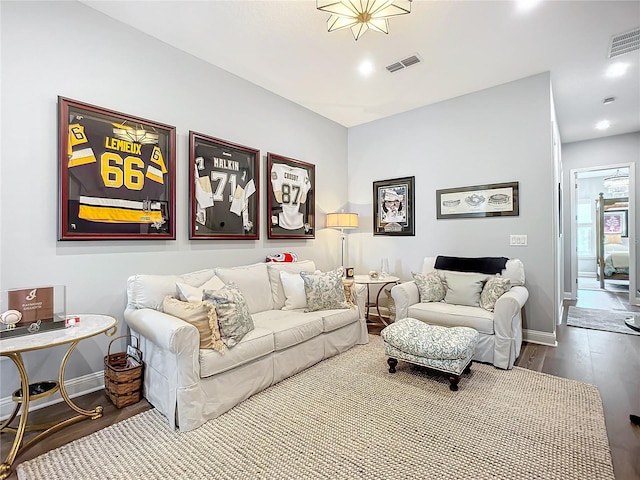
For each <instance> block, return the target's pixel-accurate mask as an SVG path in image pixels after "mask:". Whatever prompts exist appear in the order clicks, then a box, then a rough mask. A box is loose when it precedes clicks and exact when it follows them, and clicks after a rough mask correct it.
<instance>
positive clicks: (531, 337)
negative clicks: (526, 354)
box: [522, 329, 558, 347]
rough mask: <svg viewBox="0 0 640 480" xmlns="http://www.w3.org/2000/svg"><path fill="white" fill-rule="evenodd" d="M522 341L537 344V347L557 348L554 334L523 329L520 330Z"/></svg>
mask: <svg viewBox="0 0 640 480" xmlns="http://www.w3.org/2000/svg"><path fill="white" fill-rule="evenodd" d="M522 339H523V340H524V341H526V342H529V343H537V344H539V345H547V346H549V347H557V346H558V342H557V340H556V334H555V333H549V332H540V331H538V330H526V329H524V330H522Z"/></svg>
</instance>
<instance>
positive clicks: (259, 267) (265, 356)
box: [124, 260, 368, 431]
mask: <svg viewBox="0 0 640 480" xmlns="http://www.w3.org/2000/svg"><path fill="white" fill-rule="evenodd" d="M315 270H316V266H315V264H314V262H313V261H309V260H306V261H300V262H293V263H258V264H254V265H247V266H240V267H234V268H216V269H207V270H201V271H197V272H192V273H187V274H183V275H133V276H131V277H130V278H129V279H128V283H127V295H128V305H127V308H126V310H125V313H124V319H125V321H126V323H127V324H128V326H129V327H130V329H131V331H132V334H133V335H135V336H137V337H138V338H139V339H140V348H141V349H142V351H143V355H144V362H145V374H144V387H143V392H144V396H145V398H146V399H147V400H148V401H149V402H150V403H151V404H152V405H153V406H154V407H155V408H156V409H157V410H158V411H160V412H161V413H162V414H163V415H165V416H166V417H167V419H168V421H169V425H170V426H171V427H172V428H175V427H176V426H177V427H178V428H179V429H180V430H181V431H188V430H192V429H195V428H197V427H198V426H200V425H201V424H203V423H204V422H206V421H207V420H209V419H211V418H215V417H217V416H218V415H220V414H222V413H224V412H226V411H227V410H229V409H230V408H232V407H233V406H235V405H236V404H238V403H239V402H241V401H242V400H244V399H246V398H248V397H249V396H251V395H253V394H254V393H257V392H259V391H261V390H263V389H265V388H267V387H269V386H270V385H272V384H274V383H276V382H279V381H281V380H283V379H285V378H287V377H289V376H291V375H294V374H295V373H298V372H300V371H302V370H304V369H306V368H308V367H310V366H311V365H314V364H315V363H317V362H319V361H321V360H323V359H325V358H328V357H331V356H333V355H337V354H339V353H341V352H344V351H346V350H348V349H349V348H351V347H353V346H354V345H356V344H365V343H367V342H368V336H367V327H366V321H365V319H364V313H363V312H364V304H365V297H366V291H365V289H364V287H363V286H357V287H358V288H354V296H353V297H352V299H353V300H354V303H355V307H353V308H349V309H333V310H319V311H313V312H305V311H304V309H294V310H282V308H283V307H284V306H285V301H286V300H287V298H286V296H285V291H284V289H283V285H282V281H281V278H280V272H281V271H286V272H290V273H298V272H300V271H307V272H313V271H315ZM214 275H216V276H217V277H219V278H220V279H221V280H222V281H223V282H225V283H228V282H233V283H234V284H235V285H237V287H238V288H239V289H240V290H241V292H242V294H243V295H244V297H245V298H246V303H247V306H248V309H249V312H250V314H251V318H252V320H253V323H254V325H255V328H254V329H253V330H252V331H250V332H249V333H247V334H246V335H245V336H244V338H242V340H241V341H240V342H239V343H238V344H237V345H235V346H233V347H232V348H227V349H225V350H224V351H223V352H219V351H216V350H214V349H202V348H200V334H199V331H198V329H197V328H196V327H195V326H194V325H192V324H190V323H187V322H185V321H184V320H181V319H180V318H177V317H174V316H172V315H168V314H166V313H163V311H162V305H163V301H164V299H165V297H167V296H170V295H175V292H176V283H178V282H180V283H183V284H187V285H190V286H193V287H199V286H201V285H203V284H204V283H205V282H208V281H209V280H211V279H212V278H213V277H214Z"/></svg>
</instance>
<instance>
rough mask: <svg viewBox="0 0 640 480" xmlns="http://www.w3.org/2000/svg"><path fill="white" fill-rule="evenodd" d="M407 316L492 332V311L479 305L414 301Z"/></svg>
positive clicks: (487, 332)
mask: <svg viewBox="0 0 640 480" xmlns="http://www.w3.org/2000/svg"><path fill="white" fill-rule="evenodd" d="M407 316H409V317H413V318H417V319H418V320H421V321H423V322H426V323H429V324H432V325H442V326H444V327H471V328H475V329H476V330H477V331H478V332H480V333H484V334H487V335H493V334H494V329H493V312H489V311H487V310H484V309H482V308H480V307H469V306H465V305H450V304H448V303H444V302H431V303H416V304H415V305H412V306H410V307H409V309H408V312H407Z"/></svg>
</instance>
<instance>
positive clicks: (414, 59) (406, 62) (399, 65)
mask: <svg viewBox="0 0 640 480" xmlns="http://www.w3.org/2000/svg"><path fill="white" fill-rule="evenodd" d="M421 61H422V59H421V58H420V57H419V56H418V54H417V53H416V54H413V55H410V56H408V57H407V58H403V59H402V60H399V61H397V62H394V63H392V64H390V65H387V66H386V69H387V70H388V71H389V73H394V72H397V71H399V70H403V69H405V68H408V67H410V66H411V65H416V64H417V63H420V62H421Z"/></svg>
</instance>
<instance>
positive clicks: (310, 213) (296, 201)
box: [267, 153, 316, 238]
mask: <svg viewBox="0 0 640 480" xmlns="http://www.w3.org/2000/svg"><path fill="white" fill-rule="evenodd" d="M267 171H268V172H269V179H270V180H269V182H268V183H267V198H268V201H269V203H268V205H267V218H268V221H269V238H315V216H316V203H315V181H316V167H315V165H312V164H310V163H305V162H301V161H299V160H294V159H292V158H287V157H283V156H281V155H276V154H275V153H268V154H267Z"/></svg>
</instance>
